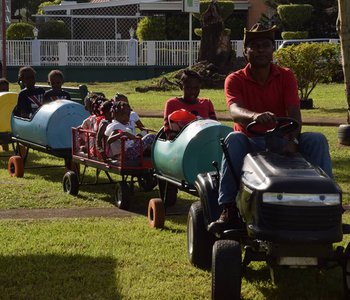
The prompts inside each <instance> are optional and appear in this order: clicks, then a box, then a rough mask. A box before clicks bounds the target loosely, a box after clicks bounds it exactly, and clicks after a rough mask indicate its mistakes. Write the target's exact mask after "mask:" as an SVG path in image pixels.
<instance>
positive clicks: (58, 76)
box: [44, 70, 71, 103]
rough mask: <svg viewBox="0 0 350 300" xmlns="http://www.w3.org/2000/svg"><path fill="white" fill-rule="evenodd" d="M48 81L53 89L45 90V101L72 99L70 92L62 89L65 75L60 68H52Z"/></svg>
mask: <svg viewBox="0 0 350 300" xmlns="http://www.w3.org/2000/svg"><path fill="white" fill-rule="evenodd" d="M47 83H48V84H49V85H51V89H50V90H48V91H46V92H45V94H44V103H47V102H51V101H55V100H59V99H67V100H70V98H71V97H70V94H69V93H68V92H66V91H64V90H62V85H63V83H64V76H63V73H62V72H61V71H60V70H52V71H51V72H50V73H49V75H48V76H47Z"/></svg>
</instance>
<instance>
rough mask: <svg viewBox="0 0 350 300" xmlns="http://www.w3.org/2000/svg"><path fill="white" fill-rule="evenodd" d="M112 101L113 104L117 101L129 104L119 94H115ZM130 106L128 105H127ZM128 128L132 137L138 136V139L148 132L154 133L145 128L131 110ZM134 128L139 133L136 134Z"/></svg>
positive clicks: (124, 97)
mask: <svg viewBox="0 0 350 300" xmlns="http://www.w3.org/2000/svg"><path fill="white" fill-rule="evenodd" d="M113 100H114V101H115V102H117V101H124V102H126V103H128V104H129V99H128V97H127V96H125V95H123V94H119V93H117V94H116V95H115V96H114V97H113ZM129 105H130V104H129ZM128 127H129V128H130V129H131V130H132V133H133V134H134V135H138V136H140V137H143V136H145V135H146V134H147V133H149V132H155V130H153V129H150V128H146V127H145V126H144V125H143V123H142V122H141V119H140V117H139V115H138V114H137V113H136V112H135V111H134V110H133V109H132V108H131V112H130V119H129V124H128ZM136 128H137V129H139V131H140V132H139V133H138V134H137V133H136Z"/></svg>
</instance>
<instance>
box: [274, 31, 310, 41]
mask: <svg viewBox="0 0 350 300" xmlns="http://www.w3.org/2000/svg"><path fill="white" fill-rule="evenodd" d="M281 36H282V39H284V40H297V39H307V37H308V36H309V33H308V32H307V31H283V32H282V33H281Z"/></svg>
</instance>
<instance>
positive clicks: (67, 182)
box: [62, 171, 79, 196]
mask: <svg viewBox="0 0 350 300" xmlns="http://www.w3.org/2000/svg"><path fill="white" fill-rule="evenodd" d="M62 183H63V191H64V192H65V193H67V194H69V195H73V196H76V195H78V192H79V178H78V176H77V174H76V173H75V172H73V171H68V172H67V173H66V174H64V176H63V182H62Z"/></svg>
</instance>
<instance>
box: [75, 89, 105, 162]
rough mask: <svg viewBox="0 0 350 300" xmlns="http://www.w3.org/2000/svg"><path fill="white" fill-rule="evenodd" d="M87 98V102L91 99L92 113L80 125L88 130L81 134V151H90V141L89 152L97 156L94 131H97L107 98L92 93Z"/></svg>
mask: <svg viewBox="0 0 350 300" xmlns="http://www.w3.org/2000/svg"><path fill="white" fill-rule="evenodd" d="M86 100H87V102H88V101H91V115H90V116H89V117H87V118H86V119H85V120H84V121H83V123H82V124H81V126H80V127H79V128H80V129H83V130H86V131H87V132H84V133H82V134H80V135H79V145H80V151H82V152H85V153H86V152H87V151H88V149H87V143H89V146H88V148H89V154H90V156H95V153H94V152H95V151H94V148H95V136H94V135H93V134H92V133H94V132H97V129H98V127H97V118H98V116H99V115H100V114H101V113H100V107H101V105H102V103H103V102H105V101H107V99H106V98H104V97H101V96H97V95H95V94H91V95H89V96H88V98H87V99H86Z"/></svg>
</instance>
